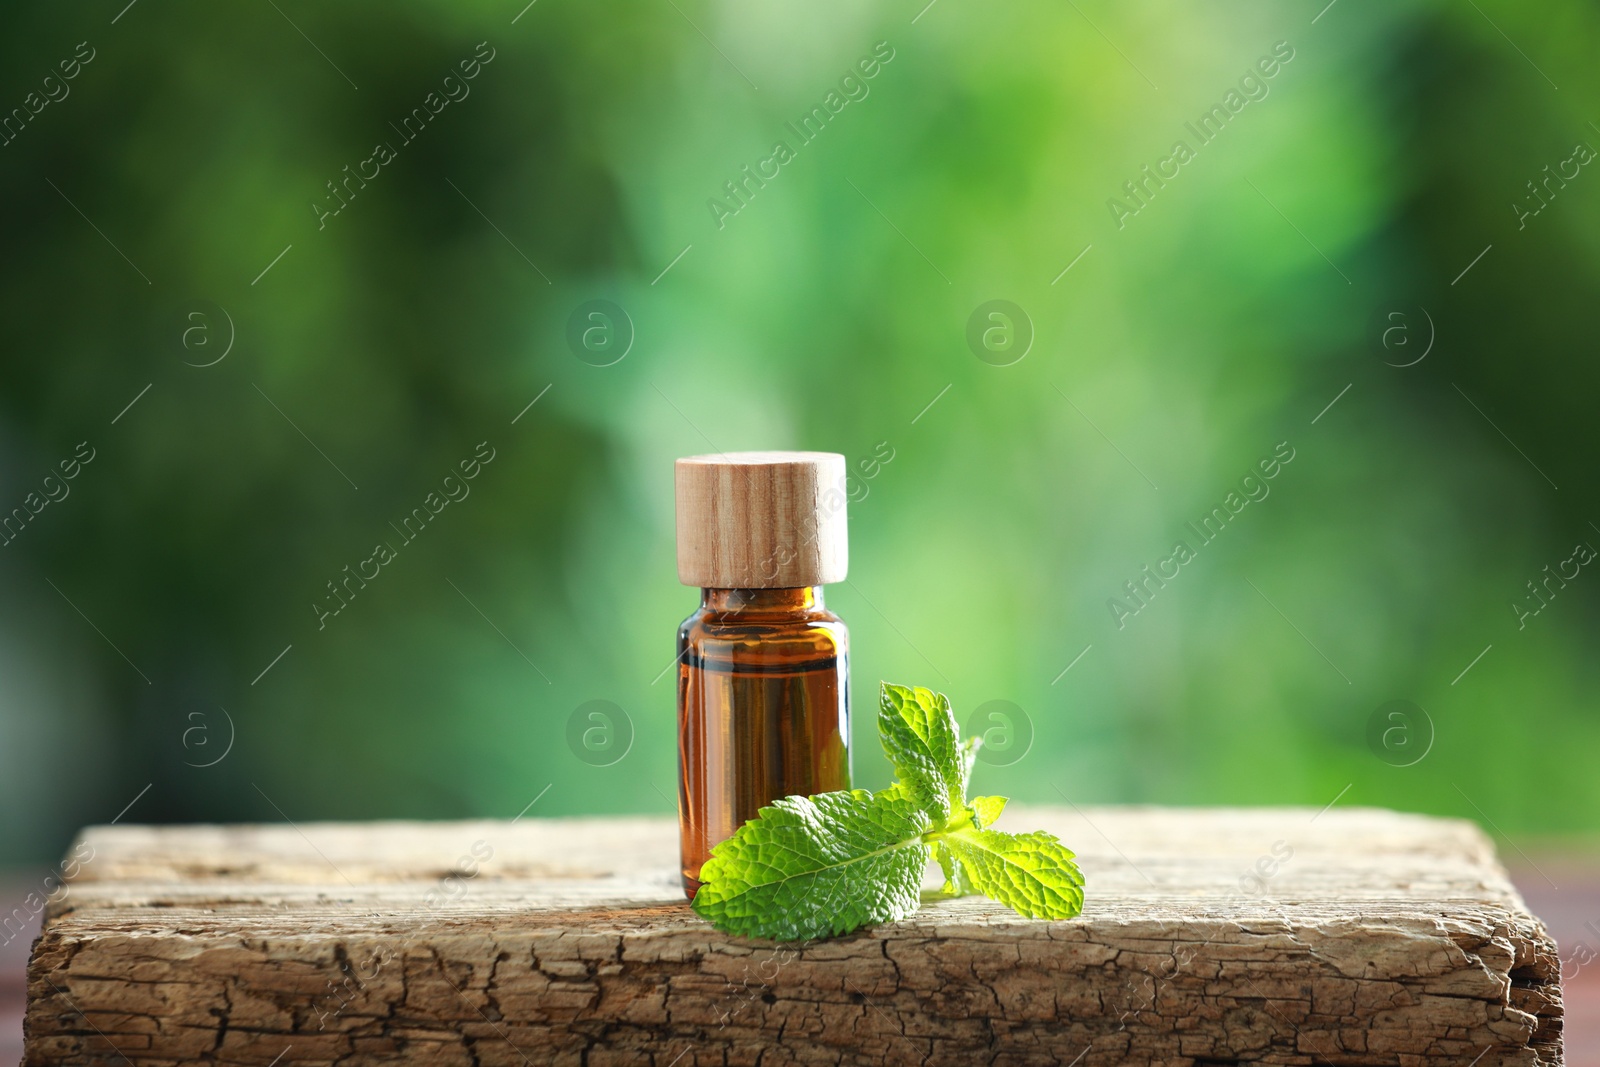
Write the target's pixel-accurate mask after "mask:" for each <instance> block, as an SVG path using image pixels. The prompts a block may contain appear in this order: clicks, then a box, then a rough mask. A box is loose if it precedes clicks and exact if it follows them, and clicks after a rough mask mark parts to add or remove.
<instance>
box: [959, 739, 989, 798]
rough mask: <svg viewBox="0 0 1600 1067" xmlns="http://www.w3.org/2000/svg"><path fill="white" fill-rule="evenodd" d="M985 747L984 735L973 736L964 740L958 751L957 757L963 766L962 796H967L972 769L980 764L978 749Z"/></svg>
mask: <svg viewBox="0 0 1600 1067" xmlns="http://www.w3.org/2000/svg"><path fill="white" fill-rule="evenodd" d="M982 747H983V735H982V734H973V735H972V736H971V737H967V738H963V739H962V741H961V746H960V748H958V749H957V750H956V755H957V756H958V757H959V759H960V764H961V795H962V796H963V797H965V796H966V795H967V783H968V782H970V781H971V780H972V767H973V765H974V764H976V763H977V762H978V749H980V748H982Z"/></svg>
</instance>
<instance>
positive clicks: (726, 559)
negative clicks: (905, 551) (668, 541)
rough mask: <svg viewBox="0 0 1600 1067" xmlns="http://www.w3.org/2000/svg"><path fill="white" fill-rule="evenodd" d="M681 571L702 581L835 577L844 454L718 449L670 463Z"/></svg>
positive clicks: (791, 581) (842, 536) (716, 584)
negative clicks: (723, 450)
mask: <svg viewBox="0 0 1600 1067" xmlns="http://www.w3.org/2000/svg"><path fill="white" fill-rule="evenodd" d="M674 477H675V493H676V507H677V512H676V514H677V531H678V580H679V581H681V582H682V583H683V584H684V585H692V586H696V587H698V588H701V589H796V588H799V587H801V586H808V585H827V584H829V583H831V582H842V581H844V579H845V575H846V574H847V573H848V571H849V564H850V550H849V530H848V518H847V512H848V508H847V504H848V500H847V497H846V488H847V487H846V478H845V465H844V457H843V456H841V455H839V454H838V453H836V452H719V453H716V454H714V455H709V456H688V457H685V458H684V459H680V460H678V462H677V464H676V468H675V475H674Z"/></svg>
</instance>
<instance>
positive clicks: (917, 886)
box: [693, 789, 930, 941]
mask: <svg viewBox="0 0 1600 1067" xmlns="http://www.w3.org/2000/svg"><path fill="white" fill-rule="evenodd" d="M929 828H930V821H929V817H928V814H927V813H926V812H925V811H923V810H922V809H921V806H920V805H919V804H918V803H916V802H915V801H913V800H912V799H911V797H910V796H908V795H907V794H906V793H905V792H904V791H903V790H899V789H888V790H885V791H884V792H882V793H878V794H876V795H874V794H872V793H869V792H867V791H866V790H865V789H855V790H851V791H849V792H839V793H820V794H818V795H816V796H813V797H801V796H791V797H784V798H783V799H782V800H778V801H775V802H774V803H772V804H770V805H768V806H767V807H765V808H762V809H761V813H760V814H759V815H758V816H757V817H756V818H754V819H751V820H750V821H749V822H746V823H745V824H744V825H743V826H741V827H740V828H739V830H738V832H737V833H735V834H734V835H733V836H732V837H730V838H728V840H726V841H724V842H722V843H721V844H720V845H718V846H717V847H716V848H715V849H713V850H712V852H711V858H710V859H708V860H707V861H706V862H705V865H704V866H703V867H702V868H701V870H700V880H701V883H702V884H701V886H700V890H699V892H698V893H696V894H695V898H694V904H693V907H694V910H695V911H696V912H697V913H699V915H700V916H701V917H702V918H705V919H708V920H710V921H711V922H712V924H714V925H715V926H716V927H717V929H719V930H724V931H726V932H728V933H733V934H741V935H743V936H745V937H765V938H770V939H772V940H775V941H798V940H802V939H806V938H814V937H831V936H834V935H837V934H845V933H849V932H850V931H851V930H854V929H856V928H857V927H860V926H866V925H868V924H871V923H882V922H893V921H895V920H897V919H903V918H905V917H906V916H907V915H910V914H911V913H912V912H914V911H916V910H917V905H918V903H919V902H920V899H921V891H922V872H923V868H924V867H926V866H927V863H928V846H927V845H926V844H924V843H923V840H922V835H923V834H924V833H926V832H927V831H928V830H929Z"/></svg>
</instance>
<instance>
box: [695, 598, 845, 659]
mask: <svg viewBox="0 0 1600 1067" xmlns="http://www.w3.org/2000/svg"><path fill="white" fill-rule="evenodd" d="M678 641H679V643H680V644H681V645H685V646H697V647H704V646H707V645H712V646H742V647H744V648H746V649H748V650H752V651H753V650H756V649H758V648H761V647H772V648H777V647H780V646H792V647H805V648H808V649H811V650H814V651H815V652H817V653H826V654H832V655H843V654H845V653H846V652H847V651H848V649H849V645H850V631H849V629H848V628H847V627H846V626H845V622H844V620H843V619H841V618H839V616H837V615H835V614H834V613H833V612H831V611H827V610H825V609H823V610H807V611H804V612H786V613H782V614H777V613H752V612H725V611H710V610H707V609H706V608H704V607H701V608H698V609H696V610H695V611H694V612H693V613H691V614H690V615H689V616H688V618H686V619H684V620H683V622H682V623H681V624H680V625H679V626H678Z"/></svg>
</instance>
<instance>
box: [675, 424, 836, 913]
mask: <svg viewBox="0 0 1600 1067" xmlns="http://www.w3.org/2000/svg"><path fill="white" fill-rule="evenodd" d="M843 485H844V458H843V457H842V456H838V455H835V454H833V453H822V452H734V453H724V454H718V455H714V456H692V457H690V458H688V459H681V460H679V461H678V465H677V505H678V575H679V578H680V579H681V580H682V581H683V582H684V584H686V585H694V586H699V587H700V589H701V594H700V608H699V610H697V611H696V612H695V613H694V614H693V615H691V616H689V618H687V619H686V620H684V622H683V625H682V626H681V627H679V629H678V664H679V665H678V819H679V826H680V844H681V854H682V873H683V886H684V891H685V892H686V893H687V894H688V895H689V896H690V897H691V898H693V896H694V894H695V891H696V890H698V889H699V888H700V882H699V874H700V867H701V865H702V864H703V863H704V862H705V861H706V858H707V857H708V856H709V855H710V854H711V850H712V848H714V847H715V846H716V845H717V844H718V843H719V842H721V841H723V840H726V839H727V838H728V837H730V836H732V834H733V832H734V831H735V830H737V829H738V828H739V826H740V824H742V823H743V822H744V821H745V820H746V819H749V818H751V817H752V816H754V815H755V814H756V812H757V811H758V810H759V809H760V808H761V807H762V806H763V805H766V804H770V803H771V802H772V801H774V800H776V799H778V798H779V797H783V796H788V795H789V794H791V793H802V794H807V795H809V794H813V793H825V792H830V791H832V790H836V789H848V788H849V787H850V687H849V635H848V633H847V631H846V630H845V626H844V623H843V622H842V621H841V620H840V619H839V617H838V616H837V615H834V614H833V613H832V612H830V611H828V610H827V608H826V607H825V606H824V604H823V595H822V588H821V587H822V585H823V584H824V583H827V582H837V581H841V580H843V578H844V577H845V570H846V566H847V556H846V528H845V498H844V492H843Z"/></svg>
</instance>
